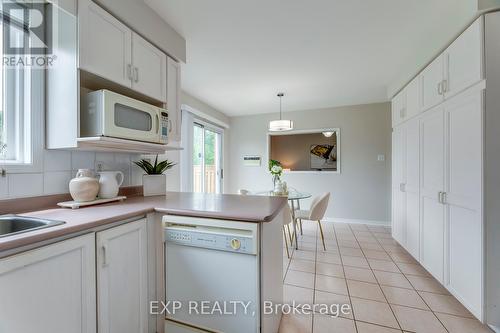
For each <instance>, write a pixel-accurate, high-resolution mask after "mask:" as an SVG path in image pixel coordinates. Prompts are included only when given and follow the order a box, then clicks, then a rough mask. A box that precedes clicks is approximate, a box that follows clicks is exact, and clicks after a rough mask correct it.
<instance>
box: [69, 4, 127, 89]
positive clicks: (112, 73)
mask: <svg viewBox="0 0 500 333" xmlns="http://www.w3.org/2000/svg"><path fill="white" fill-rule="evenodd" d="M78 34H79V67H80V68H81V69H84V70H86V71H88V72H90V73H93V74H95V75H98V76H100V77H103V78H105V79H108V80H110V81H113V82H116V83H119V84H121V85H123V86H127V87H131V86H132V81H131V79H130V78H131V70H132V67H131V66H132V51H131V46H132V31H131V30H130V29H129V28H128V27H127V26H126V25H124V24H123V23H121V22H120V21H118V20H117V19H116V18H114V17H113V16H112V15H111V14H109V13H108V12H106V11H105V10H104V9H102V8H101V7H99V6H98V5H96V4H95V3H93V2H92V1H90V0H79V1H78Z"/></svg>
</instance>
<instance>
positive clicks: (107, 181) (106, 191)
mask: <svg viewBox="0 0 500 333" xmlns="http://www.w3.org/2000/svg"><path fill="white" fill-rule="evenodd" d="M123 179H124V176H123V172H121V171H101V172H99V198H100V199H112V198H114V197H116V196H117V195H118V191H119V190H120V186H121V185H122V184H123Z"/></svg>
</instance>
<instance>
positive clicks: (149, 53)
mask: <svg viewBox="0 0 500 333" xmlns="http://www.w3.org/2000/svg"><path fill="white" fill-rule="evenodd" d="M132 61H133V69H132V88H133V89H134V90H136V91H138V92H140V93H143V94H145V95H148V96H151V97H153V98H156V99H159V100H161V101H163V102H164V101H166V100H167V55H166V54H165V53H163V52H162V51H161V50H160V49H158V48H156V47H155V46H153V45H152V44H151V43H149V42H148V41H146V40H145V39H144V38H142V37H141V36H139V35H137V34H136V33H132Z"/></svg>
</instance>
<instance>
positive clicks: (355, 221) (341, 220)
mask: <svg viewBox="0 0 500 333" xmlns="http://www.w3.org/2000/svg"><path fill="white" fill-rule="evenodd" d="M321 222H327V223H351V224H369V225H379V226H384V227H390V226H391V221H379V220H364V219H346V218H340V217H325V218H324V219H322V220H321Z"/></svg>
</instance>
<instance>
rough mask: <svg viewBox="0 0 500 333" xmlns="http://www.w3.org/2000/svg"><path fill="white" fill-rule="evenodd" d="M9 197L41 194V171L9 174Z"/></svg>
mask: <svg viewBox="0 0 500 333" xmlns="http://www.w3.org/2000/svg"><path fill="white" fill-rule="evenodd" d="M8 177H9V198H18V197H34V196H39V195H43V173H22V174H10V175H8Z"/></svg>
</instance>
